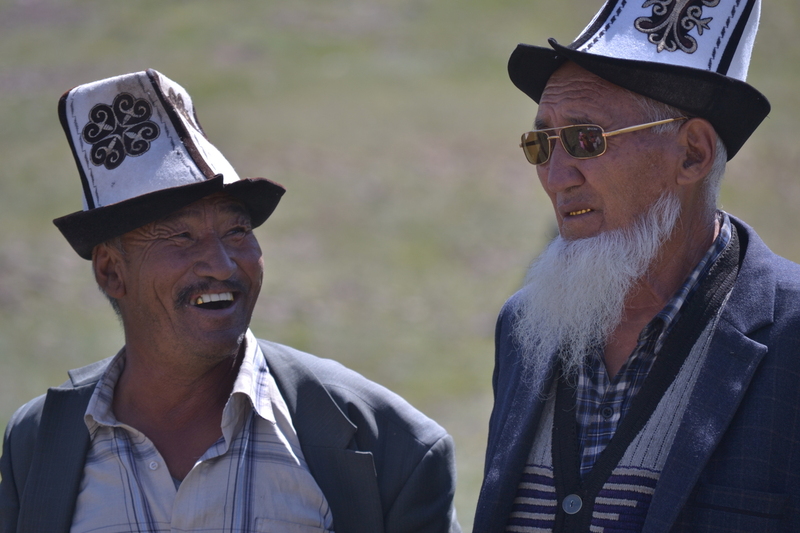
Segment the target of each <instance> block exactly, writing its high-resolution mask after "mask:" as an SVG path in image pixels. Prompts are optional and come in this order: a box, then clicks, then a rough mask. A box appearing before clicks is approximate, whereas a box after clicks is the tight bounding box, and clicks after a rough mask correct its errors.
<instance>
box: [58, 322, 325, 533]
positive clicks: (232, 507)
mask: <svg viewBox="0 0 800 533" xmlns="http://www.w3.org/2000/svg"><path fill="white" fill-rule="evenodd" d="M245 342H246V347H245V355H244V359H243V361H242V365H241V367H240V370H239V374H238V376H237V378H236V382H235V383H234V387H233V392H232V393H231V396H230V398H229V400H228V403H227V405H226V406H225V409H224V411H223V415H222V425H221V431H222V437H220V439H219V440H218V441H217V442H216V443H214V444H213V445H212V446H211V447H210V448H209V449H208V450H207V451H206V453H205V454H204V455H203V456H202V457H200V459H199V460H198V461H197V463H196V464H195V466H194V468H193V469H192V470H191V471H190V472H189V474H188V475H187V476H186V477H185V478H184V479H183V481H182V482H177V481H175V480H174V479H173V478H172V477H171V476H170V473H169V470H168V469H167V465H166V464H165V463H164V459H163V458H162V457H161V454H160V453H159V452H158V450H157V449H156V447H155V446H154V445H153V443H152V441H150V439H148V438H147V436H145V435H144V434H143V433H141V432H139V431H137V430H136V429H134V428H132V427H130V426H128V425H126V424H123V423H121V422H119V421H117V419H116V417H115V416H114V413H113V410H112V408H111V405H112V399H113V395H114V387H115V385H116V383H117V380H118V378H119V376H120V374H121V372H122V369H123V368H124V366H125V358H124V350H123V351H121V352H120V354H118V355H117V357H116V358H115V359H114V360H113V361H112V362H111V364H110V365H109V367H108V369H107V370H106V372H105V374H103V376H102V377H101V379H100V381H99V382H98V384H97V386H96V387H95V391H94V394H93V395H92V398H91V400H90V401H89V405H88V407H87V409H86V414H85V416H84V420H85V422H86V426H87V427H88V428H89V432H90V435H91V444H90V448H89V452H88V454H87V456H86V465H85V466H84V471H83V477H82V479H81V484H80V491H79V493H78V499H77V503H76V506H75V513H74V514H73V521H72V529H71V531H72V532H73V533H80V532H92V533H117V532H119V533H122V532H129V531H138V532H151V533H152V532H177V531H203V532H205V533H228V532H239V531H303V532H309V533H310V532H312V531H317V532H320V533H322V532H324V531H329V530H330V529H331V527H332V516H331V512H330V509H329V507H328V503H327V501H326V499H325V496H324V495H323V494H322V491H321V490H320V488H319V487H318V486H317V483H316V481H314V478H313V477H312V476H311V474H310V472H309V471H308V467H307V465H306V462H305V459H304V457H303V452H302V450H301V449H300V442H299V441H298V438H297V434H296V432H295V430H294V427H293V426H292V421H291V417H290V414H289V411H288V409H287V407H286V403H285V402H284V400H283V397H282V396H281V394H280V391H279V390H278V387H277V384H276V383H275V380H274V379H273V377H272V374H270V372H269V368H267V362H266V359H265V358H264V354H263V353H262V352H261V348H260V347H259V345H258V342H257V341H256V338H255V337H254V336H253V334H252V333H251V332H250V331H248V332H247V337H246V340H245Z"/></svg>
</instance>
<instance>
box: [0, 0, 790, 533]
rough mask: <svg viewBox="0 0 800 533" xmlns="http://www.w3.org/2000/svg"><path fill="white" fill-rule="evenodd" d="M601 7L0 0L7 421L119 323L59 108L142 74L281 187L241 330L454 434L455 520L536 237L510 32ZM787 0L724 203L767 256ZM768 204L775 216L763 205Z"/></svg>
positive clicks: (570, 21) (785, 229) (543, 232)
mask: <svg viewBox="0 0 800 533" xmlns="http://www.w3.org/2000/svg"><path fill="white" fill-rule="evenodd" d="M600 5H601V2H600V1H599V0H591V1H590V0H559V1H558V2H557V3H556V2H545V1H543V0H525V1H522V0H324V1H321V0H291V1H289V0H272V1H269V0H242V1H230V2H218V1H212V0H184V1H178V0H176V1H171V2H167V1H160V2H159V1H131V2H110V1H103V2H101V1H96V0H85V1H84V0H81V1H79V0H0V52H2V53H0V125H1V126H2V127H0V162H1V163H2V164H1V165H0V228H2V231H0V363H1V364H2V371H0V424H2V425H5V422H6V421H7V420H8V418H9V417H10V416H11V413H12V412H13V410H14V409H15V408H16V407H17V406H18V405H20V404H21V403H23V402H24V401H26V400H28V399H29V398H31V397H33V396H35V395H37V394H40V393H42V392H43V391H44V390H45V389H46V387H48V386H52V385H56V384H58V383H61V382H62V381H63V380H64V379H65V371H66V370H67V369H69V368H73V367H76V366H79V365H82V364H85V363H88V362H91V361H94V360H97V359H100V358H102V357H105V356H107V355H111V354H113V353H114V352H116V350H117V349H118V348H119V346H120V345H121V342H122V337H121V333H120V328H119V326H118V324H117V323H116V319H115V318H114V317H113V315H112V312H111V311H110V309H109V308H108V307H107V304H106V303H105V302H104V300H103V299H102V297H101V296H100V294H99V293H98V291H97V290H96V288H95V286H94V282H93V279H92V277H91V275H90V271H89V264H88V262H85V261H83V260H81V259H79V258H78V257H77V256H76V255H75V254H74V252H72V250H71V249H70V248H69V247H68V245H67V244H66V242H65V241H64V240H63V238H62V237H61V235H60V234H59V233H58V231H57V230H56V229H55V227H54V226H53V225H52V224H51V220H52V219H53V218H55V217H58V216H61V215H64V214H67V213H70V212H72V211H75V210H78V209H80V188H79V184H78V176H77V172H76V170H75V166H74V163H73V161H72V157H71V154H70V153H69V150H68V147H67V143H66V142H65V138H64V135H63V133H62V131H61V127H60V125H59V123H58V119H57V116H56V102H57V100H58V98H59V97H60V96H61V94H62V93H63V92H64V91H66V90H68V89H69V88H71V87H73V86H75V85H78V84H81V83H85V82H88V81H93V80H97V79H101V78H104V77H108V76H113V75H117V74H122V73H125V72H130V71H135V70H142V69H144V68H148V67H152V68H155V69H157V70H160V71H161V72H163V73H164V74H165V75H167V76H168V77H170V78H172V79H174V80H176V81H177V82H178V83H180V84H182V85H183V86H184V87H186V88H187V89H188V90H189V92H190V94H191V95H192V96H193V99H194V101H195V103H196V105H197V106H198V114H199V117H200V120H201V122H202V124H203V125H204V127H205V129H206V131H207V133H208V135H209V137H210V138H211V140H212V141H213V142H214V143H215V144H216V145H217V146H218V147H219V148H220V149H221V150H222V152H223V153H225V154H226V155H227V156H228V158H229V159H230V160H231V161H232V162H233V164H234V166H236V167H237V169H238V170H239V173H240V174H241V175H242V176H265V177H269V178H271V179H273V180H276V181H278V182H280V183H282V184H284V185H285V186H286V187H287V189H288V193H287V195H286V196H285V197H284V200H283V201H282V203H281V205H280V206H279V208H278V210H277V211H276V213H275V214H274V215H273V217H272V218H271V219H270V220H269V221H268V222H267V224H266V225H265V226H263V227H262V228H260V229H259V230H258V235H259V238H260V240H261V243H262V247H263V249H264V253H265V261H266V275H265V280H264V288H263V291H262V296H261V300H260V302H259V305H258V307H257V309H256V312H255V316H254V318H253V324H252V327H253V330H254V331H255V333H256V334H257V335H258V336H260V337H264V338H269V339H271V340H275V341H278V342H283V343H286V344H290V345H292V346H295V347H297V348H300V349H303V350H307V351H310V352H312V353H315V354H318V355H320V356H325V357H331V358H334V359H337V360H339V361H341V362H343V363H344V364H346V365H348V366H350V367H352V368H355V369H357V370H358V371H360V372H362V373H363V374H365V375H366V376H368V377H369V378H372V379H374V380H376V381H378V382H380V383H383V384H385V385H387V386H388V387H390V388H392V389H394V390H395V391H397V392H399V393H400V394H402V395H403V396H405V397H406V398H408V399H409V400H410V401H411V402H412V403H413V404H415V405H416V406H417V407H419V408H420V409H422V410H423V411H424V412H426V413H427V414H429V415H430V416H432V417H433V418H435V419H436V420H438V421H439V422H440V423H442V425H444V426H445V427H446V428H447V429H448V430H449V431H450V432H451V433H452V434H453V435H454V438H455V440H456V445H457V458H458V469H459V481H458V492H457V501H456V503H457V507H458V512H459V516H460V520H461V522H462V525H463V526H464V527H465V529H466V530H469V529H470V525H471V522H472V517H473V513H474V508H475V501H476V499H477V493H478V488H479V484H480V480H481V472H482V466H483V451H484V443H485V438H486V426H487V420H488V416H489V411H490V409H491V390H490V377H491V371H492V353H493V348H492V333H493V328H494V320H495V316H496V313H497V311H498V309H499V308H500V306H501V305H502V303H503V301H504V300H505V299H506V298H507V297H508V296H509V295H510V294H512V293H513V292H514V290H515V289H516V288H517V286H518V285H519V283H520V280H521V278H522V276H523V273H524V270H525V268H526V266H527V264H528V263H529V262H530V260H531V259H532V258H533V257H534V256H535V255H536V253H537V252H538V251H539V250H540V249H541V246H542V245H543V244H544V242H545V241H546V239H547V238H548V236H549V235H550V234H551V232H552V224H551V222H550V219H551V212H550V208H549V205H548V204H547V202H546V199H545V197H544V195H543V193H542V192H541V191H540V190H539V188H538V184H537V181H536V178H535V172H534V170H533V167H531V166H530V165H528V164H527V163H526V162H525V160H524V158H523V156H522V154H521V153H520V150H519V148H518V146H517V139H518V135H519V133H521V132H522V131H524V130H525V129H527V128H528V127H529V126H530V124H531V122H532V117H533V115H534V114H535V105H534V104H533V103H532V102H531V101H529V100H528V99H527V98H526V97H525V96H524V95H523V94H522V93H520V92H519V91H517V90H516V89H515V88H514V87H513V85H512V84H511V83H510V82H509V81H508V76H507V73H506V61H507V59H508V55H509V54H510V52H511V50H513V48H514V46H515V45H516V44H517V43H518V42H528V43H535V44H544V43H545V39H546V38H547V37H549V36H555V37H557V38H558V39H559V40H560V41H561V42H564V43H567V42H569V41H571V40H572V38H573V37H574V36H575V35H577V34H578V32H579V31H580V30H581V29H582V27H583V26H584V25H585V24H586V23H587V22H588V21H589V20H590V18H591V16H592V15H593V14H594V13H595V12H596V11H597V9H599V6H600ZM798 27H800V4H798V3H797V2H796V0H772V1H770V2H768V3H766V4H765V8H764V12H763V14H762V29H761V32H760V34H759V39H758V42H757V45H756V49H755V53H754V58H753V66H752V68H751V70H750V78H749V81H750V82H751V83H753V84H754V85H755V86H756V87H758V88H759V89H760V90H762V92H764V93H765V94H766V95H767V96H768V97H769V98H770V100H771V101H772V103H773V113H772V115H771V116H770V117H769V118H768V119H767V120H766V122H765V123H764V125H762V127H761V128H760V129H759V131H758V132H756V134H755V135H754V136H753V137H752V139H751V141H750V142H749V143H748V144H747V145H746V146H745V147H744V148H743V149H742V151H741V152H740V153H739V155H737V157H736V159H735V160H734V162H733V164H732V165H730V166H729V172H728V176H727V178H726V182H725V185H724V187H723V191H722V202H723V205H724V207H725V208H727V209H728V210H729V211H730V212H732V213H734V214H737V215H740V216H742V217H743V218H744V219H745V220H747V221H749V222H750V223H751V224H752V225H753V226H755V228H756V229H757V230H758V231H759V232H760V234H761V235H762V237H763V238H764V239H765V240H766V241H767V243H768V244H769V245H770V246H772V247H773V249H774V250H775V251H777V252H778V253H780V254H782V255H785V256H787V257H789V258H791V259H793V260H800V239H798V238H797V229H796V228H797V227H798V218H800V210H798V209H797V208H796V205H797V204H798V198H800V185H798V180H797V177H796V176H795V169H796V168H798V167H799V166H800V153H799V151H798V149H797V148H796V143H795V139H796V137H797V133H796V128H797V124H798V123H800V105H798V104H800V96H799V95H798V91H797V89H796V87H797V70H798V69H797V65H798V59H800V58H799V57H798V56H800V47H798V46H796V45H790V47H788V48H787V46H786V43H794V42H796V29H797V28H798ZM779 215H780V216H779Z"/></svg>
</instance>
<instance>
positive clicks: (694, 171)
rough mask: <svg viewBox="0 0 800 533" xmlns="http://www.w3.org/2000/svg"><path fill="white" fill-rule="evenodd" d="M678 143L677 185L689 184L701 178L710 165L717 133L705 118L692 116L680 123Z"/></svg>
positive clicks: (715, 147) (712, 163)
mask: <svg viewBox="0 0 800 533" xmlns="http://www.w3.org/2000/svg"><path fill="white" fill-rule="evenodd" d="M678 143H679V145H680V147H681V158H680V169H679V172H678V184H679V185H691V184H693V183H698V182H700V181H702V180H703V178H705V177H706V176H708V173H709V172H711V167H713V166H714V156H715V155H716V151H717V134H716V132H715V131H714V127H713V126H712V125H711V123H710V122H708V121H707V120H705V119H702V118H692V119H689V120H687V121H686V123H684V124H682V125H681V128H680V130H679V139H678Z"/></svg>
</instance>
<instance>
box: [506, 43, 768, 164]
mask: <svg viewBox="0 0 800 533" xmlns="http://www.w3.org/2000/svg"><path fill="white" fill-rule="evenodd" d="M548 42H549V43H550V46H551V47H552V49H551V48H545V47H541V46H532V45H527V44H520V45H518V46H517V48H516V49H515V50H514V52H513V53H512V54H511V58H510V59H509V61H508V73H509V76H510V77H511V81H512V82H513V83H514V85H516V86H517V87H518V88H519V89H520V90H521V91H522V92H524V93H525V94H527V95H528V96H530V97H531V98H532V99H533V100H534V101H535V102H536V103H539V101H540V99H541V97H542V92H543V91H544V88H545V85H547V80H548V79H550V76H551V75H552V74H553V73H554V72H555V71H556V70H557V69H558V68H559V67H560V66H561V65H563V64H564V63H566V62H567V61H572V62H573V63H576V64H577V65H579V66H581V67H583V68H584V69H586V70H588V71H589V72H592V73H593V74H596V75H597V76H600V77H601V78H603V79H604V80H606V81H609V82H611V83H613V84H615V85H618V86H620V87H623V88H625V89H628V90H630V91H633V92H635V93H637V94H641V95H643V96H646V97H648V98H652V99H653V100H657V101H659V102H663V103H665V104H667V105H671V106H674V107H677V108H678V109H681V110H682V111H684V112H685V113H687V114H688V115H689V116H693V117H701V118H704V119H706V120H708V121H709V122H710V123H711V125H712V126H714V129H715V130H716V131H717V134H718V135H719V136H720V138H721V139H722V142H723V143H724V144H725V148H726V149H727V152H728V160H730V159H731V158H732V157H733V156H734V155H736V153H737V152H738V151H739V149H740V148H741V147H742V145H744V143H745V141H746V140H747V139H748V138H749V137H750V135H751V134H752V133H753V132H754V131H755V130H756V128H757V127H758V125H759V124H761V122H762V121H763V120H764V118H766V116H767V115H768V114H769V111H770V104H769V102H768V101H767V98H766V97H765V96H764V95H763V94H761V93H760V92H759V91H758V90H756V89H755V88H754V87H753V86H751V85H749V84H747V83H745V82H743V81H740V80H737V79H734V78H730V77H727V76H723V75H721V74H718V73H716V72H711V71H707V70H700V69H695V68H690V67H684V66H677V65H669V64H662V63H653V62H649V61H637V60H632V59H620V58H615V57H607V56H602V55H597V54H590V53H587V52H580V51H577V50H574V49H572V48H568V47H566V46H561V45H560V44H558V43H557V42H556V40H555V39H549V40H548Z"/></svg>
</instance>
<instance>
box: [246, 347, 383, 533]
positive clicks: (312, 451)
mask: <svg viewBox="0 0 800 533" xmlns="http://www.w3.org/2000/svg"><path fill="white" fill-rule="evenodd" d="M261 350H262V352H264V357H265V358H266V359H267V363H268V365H269V368H270V372H271V373H272V374H273V376H274V377H275V381H276V382H277V384H278V388H279V389H280V391H281V394H282V395H283V398H284V400H285V401H286V405H287V406H288V408H289V412H290V414H291V416H292V423H293V424H294V427H295V430H296V431H297V436H298V438H299V439H300V446H301V447H302V449H303V454H304V455H305V459H306V462H307V463H308V468H309V470H310V471H311V475H313V476H314V479H315V480H316V482H317V484H318V485H319V487H320V489H321V490H322V492H323V494H325V498H326V499H327V500H328V505H330V508H331V512H332V513H333V521H334V527H335V529H336V533H381V532H383V530H384V527H383V509H382V506H381V502H380V498H379V492H378V480H377V477H376V474H375V464H374V462H373V458H372V454H371V453H370V452H360V451H358V450H355V449H353V448H354V447H355V445H354V442H353V437H354V436H355V433H356V430H357V428H356V426H355V425H354V424H353V423H352V422H351V421H350V420H349V419H348V418H347V416H345V414H344V413H343V412H342V410H341V409H340V408H339V406H338V405H337V404H336V402H335V401H334V400H333V398H332V397H331V396H330V394H329V393H328V391H327V390H326V389H325V386H324V385H323V384H322V383H321V382H320V381H319V379H318V378H317V377H316V376H315V375H314V373H313V371H312V370H311V369H310V368H308V367H307V366H305V365H304V364H303V363H302V362H300V361H298V360H297V357H296V356H295V355H293V354H292V353H290V352H289V350H288V349H287V348H286V347H283V346H279V345H276V344H272V343H264V342H262V343H261Z"/></svg>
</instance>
